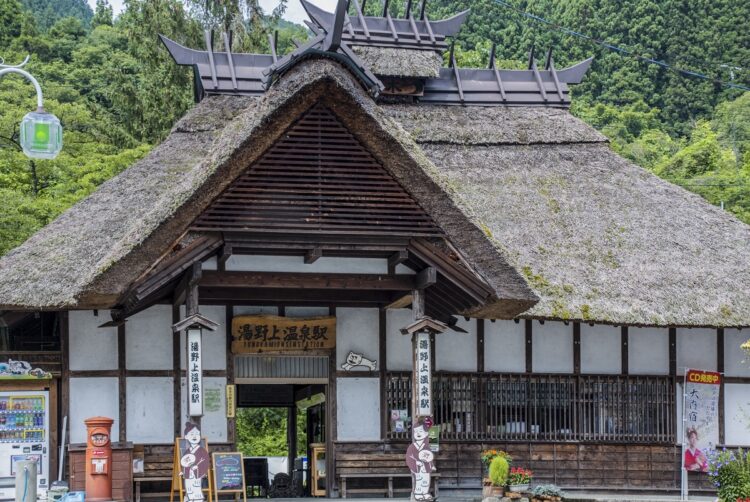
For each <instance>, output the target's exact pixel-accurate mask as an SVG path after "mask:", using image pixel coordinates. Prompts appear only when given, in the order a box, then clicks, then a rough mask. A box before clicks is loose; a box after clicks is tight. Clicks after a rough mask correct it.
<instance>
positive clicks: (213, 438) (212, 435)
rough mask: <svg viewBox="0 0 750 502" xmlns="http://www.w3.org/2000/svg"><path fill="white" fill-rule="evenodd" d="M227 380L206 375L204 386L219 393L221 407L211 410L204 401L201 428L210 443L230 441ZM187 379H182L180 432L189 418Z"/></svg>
mask: <svg viewBox="0 0 750 502" xmlns="http://www.w3.org/2000/svg"><path fill="white" fill-rule="evenodd" d="M226 384H227V381H226V379H224V378H221V377H204V378H203V388H204V389H205V390H213V391H215V392H218V394H219V399H220V401H219V407H218V409H217V410H209V409H208V408H207V407H206V406H205V403H204V409H203V418H201V428H202V432H203V435H204V436H205V437H206V438H207V439H208V442H209V444H211V443H226V442H227V441H228V437H229V436H228V435H227V401H226V399H227V388H226ZM186 385H187V381H186V379H185V378H183V379H182V392H181V393H180V394H181V396H182V417H181V420H180V434H182V429H183V428H184V426H185V422H187V421H188V420H189V417H188V414H187V389H186Z"/></svg>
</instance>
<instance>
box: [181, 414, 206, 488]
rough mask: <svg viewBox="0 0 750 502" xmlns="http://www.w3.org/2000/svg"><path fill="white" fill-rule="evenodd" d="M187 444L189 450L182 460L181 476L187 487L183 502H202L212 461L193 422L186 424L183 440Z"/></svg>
mask: <svg viewBox="0 0 750 502" xmlns="http://www.w3.org/2000/svg"><path fill="white" fill-rule="evenodd" d="M183 439H184V440H185V441H186V442H187V449H186V450H185V453H184V454H183V455H182V457H181V458H180V466H181V468H182V469H181V471H180V476H182V483H183V486H184V487H185V500H184V501H183V502H192V501H202V500H203V499H204V497H203V478H205V477H206V476H207V475H208V470H209V468H210V467H211V460H210V458H209V456H208V451H207V450H206V448H205V447H204V446H203V445H202V444H201V431H200V429H199V428H198V426H197V425H196V424H194V423H192V422H187V423H186V424H185V434H184V438H183Z"/></svg>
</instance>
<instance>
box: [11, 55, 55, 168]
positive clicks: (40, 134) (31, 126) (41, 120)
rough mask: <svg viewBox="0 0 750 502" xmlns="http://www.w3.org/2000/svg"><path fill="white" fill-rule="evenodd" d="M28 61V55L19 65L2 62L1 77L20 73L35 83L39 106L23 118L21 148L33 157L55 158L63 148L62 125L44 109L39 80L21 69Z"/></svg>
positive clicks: (28, 155)
mask: <svg viewBox="0 0 750 502" xmlns="http://www.w3.org/2000/svg"><path fill="white" fill-rule="evenodd" d="M28 61H29V58H28V56H27V57H26V59H25V60H24V62H23V63H21V64H20V65H18V66H6V65H2V64H0V77H2V76H3V75H5V74H6V73H18V74H19V75H22V76H23V77H25V78H26V79H27V80H29V81H30V82H31V83H32V84H34V88H35V89H36V103H37V107H36V111H33V112H29V113H27V114H26V116H25V117H24V118H23V120H21V148H22V149H23V153H25V154H26V156H27V157H30V158H32V159H54V158H55V157H57V154H59V153H60V150H62V134H63V131H62V125H61V124H60V120H59V119H58V118H57V117H55V116H54V115H52V114H51V113H47V112H45V111H44V106H43V102H42V88H41V87H40V86H39V82H37V80H36V79H35V78H34V77H33V76H31V74H30V73H29V72H27V71H24V70H22V69H21V67H22V66H24V65H25V64H26V63H27V62H28Z"/></svg>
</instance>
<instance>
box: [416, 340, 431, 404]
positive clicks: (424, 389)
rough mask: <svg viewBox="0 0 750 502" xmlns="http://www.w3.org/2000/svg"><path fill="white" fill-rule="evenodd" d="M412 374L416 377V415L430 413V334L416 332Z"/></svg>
mask: <svg viewBox="0 0 750 502" xmlns="http://www.w3.org/2000/svg"><path fill="white" fill-rule="evenodd" d="M416 338H417V339H416V354H415V360H414V374H415V376H416V379H417V416H422V417H425V416H431V415H432V374H431V364H430V352H431V350H430V334H429V333H427V332H419V333H417V334H416Z"/></svg>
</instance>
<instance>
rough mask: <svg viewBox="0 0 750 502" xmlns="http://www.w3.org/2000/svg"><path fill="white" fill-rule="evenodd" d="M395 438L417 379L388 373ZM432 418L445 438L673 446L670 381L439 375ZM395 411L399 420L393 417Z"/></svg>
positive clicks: (620, 377) (390, 435)
mask: <svg viewBox="0 0 750 502" xmlns="http://www.w3.org/2000/svg"><path fill="white" fill-rule="evenodd" d="M386 378H387V382H386V410H385V413H387V414H388V417H387V418H388V421H389V427H388V435H387V437H388V438H389V439H409V432H408V422H409V420H410V418H409V420H407V421H406V423H404V424H403V425H404V427H405V430H403V431H402V432H400V431H397V428H396V421H395V418H396V415H397V414H398V410H407V411H406V413H410V411H408V410H410V403H411V373H410V372H388V373H387V374H386ZM433 403H434V408H433V415H434V416H433V419H434V422H435V424H437V425H440V426H441V432H440V437H441V439H442V440H460V441H513V440H518V441H544V442H549V441H561V442H562V441H596V442H612V443H615V442H626V443H649V444H653V443H661V444H670V443H671V444H673V443H674V441H675V415H676V408H675V390H674V385H673V381H672V378H671V377H669V376H630V375H548V374H502V373H443V372H437V373H435V374H434V375H433ZM394 410H396V414H394Z"/></svg>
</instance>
